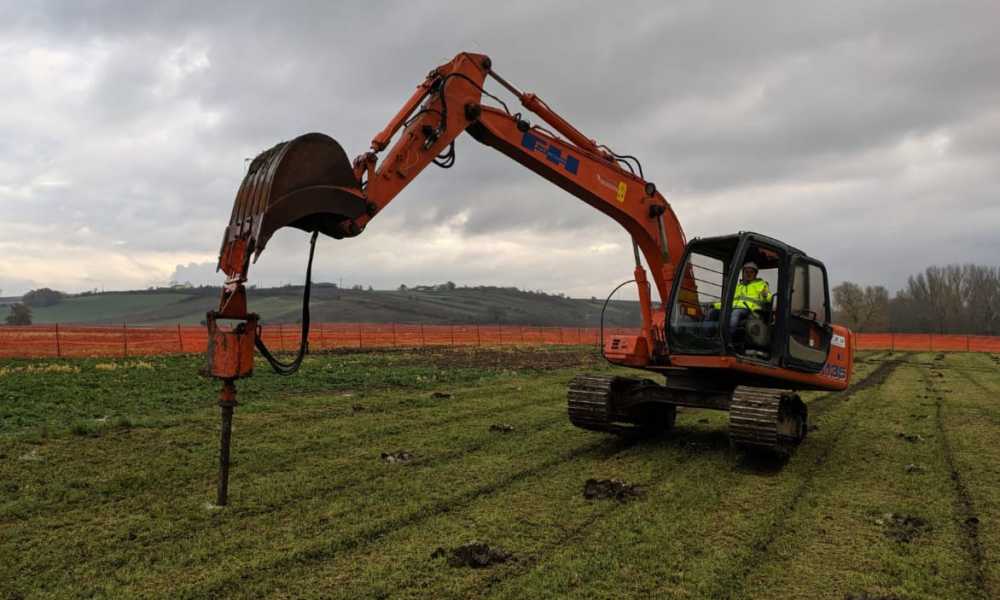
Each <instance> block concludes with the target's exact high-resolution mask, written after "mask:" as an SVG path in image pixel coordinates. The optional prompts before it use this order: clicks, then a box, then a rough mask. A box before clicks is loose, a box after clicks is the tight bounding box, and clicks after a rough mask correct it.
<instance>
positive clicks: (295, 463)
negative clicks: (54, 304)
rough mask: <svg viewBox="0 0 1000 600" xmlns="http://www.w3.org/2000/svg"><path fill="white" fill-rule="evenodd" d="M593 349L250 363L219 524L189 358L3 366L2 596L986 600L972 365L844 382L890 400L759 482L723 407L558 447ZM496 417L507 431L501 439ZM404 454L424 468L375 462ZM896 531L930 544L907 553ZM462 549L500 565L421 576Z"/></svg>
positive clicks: (818, 408) (990, 533) (891, 364)
mask: <svg viewBox="0 0 1000 600" xmlns="http://www.w3.org/2000/svg"><path fill="white" fill-rule="evenodd" d="M592 352H593V351H592V350H590V349H568V350H558V351H542V352H526V351H523V350H522V351H516V350H508V351H503V352H501V353H499V354H497V353H493V352H482V351H464V352H450V351H444V350H442V351H435V352H428V351H424V352H416V353H414V352H404V351H400V352H390V353H355V354H326V355H315V356H312V357H310V358H309V359H308V362H307V364H306V365H305V366H304V367H303V372H301V373H300V374H299V375H297V376H295V377H291V378H278V377H277V376H274V375H272V374H270V373H267V372H265V371H264V369H263V368H260V369H259V370H258V373H257V374H256V375H255V376H254V378H253V379H251V380H248V381H243V382H240V383H239V389H240V401H241V405H240V406H239V407H238V408H237V409H236V417H235V422H234V423H235V425H234V433H233V435H234V442H233V444H234V446H233V452H234V465H233V471H232V481H231V505H230V506H229V507H227V508H225V509H218V508H216V507H213V506H211V504H210V502H211V501H213V500H214V485H215V476H216V468H217V464H216V461H217V451H218V448H217V444H218V440H217V437H218V414H217V413H218V409H217V408H216V407H215V406H214V397H215V394H216V390H217V385H216V384H215V383H213V382H209V381H204V380H201V379H200V378H197V377H195V376H194V375H193V372H194V370H195V369H196V367H197V366H198V365H197V361H196V360H195V359H192V358H184V357H177V358H157V359H148V360H147V361H145V364H140V363H138V362H132V363H128V362H123V361H118V362H117V363H113V364H115V365H117V368H109V367H108V365H109V364H112V361H105V362H103V363H102V362H101V361H7V362H4V363H0V407H2V410H3V412H4V414H3V420H2V421H0V423H2V425H3V427H2V429H0V556H3V557H5V559H4V560H3V561H0V590H3V591H5V592H6V593H7V595H8V597H77V596H98V597H132V596H139V595H151V596H161V597H191V598H215V597H243V598H251V597H252V598H257V597H307V598H308V597H316V598H329V597H338V598H339V597H342V598H359V597H362V598H378V597H400V598H428V597H433V598H471V597H486V596H488V597H496V598H526V597H527V598H550V597H551V598H557V597H587V598H622V597H634V598H652V597H664V598H845V597H847V595H848V594H853V595H855V596H858V595H860V594H862V593H867V594H869V595H871V596H872V597H887V598H889V597H895V598H989V597H995V594H996V593H997V590H1000V571H998V568H997V562H998V561H997V557H998V550H1000V526H998V518H1000V502H998V501H1000V494H998V492H997V490H996V485H995V484H996V481H997V474H998V472H997V469H998V465H1000V451H998V450H996V448H995V446H996V444H995V440H996V436H997V432H998V425H1000V414H998V412H1000V409H998V408H997V407H998V405H997V403H996V397H997V394H998V393H1000V372H998V371H997V367H996V365H995V364H994V362H993V361H992V359H990V358H989V357H988V356H984V355H965V354H955V355H948V356H945V357H944V358H943V359H942V360H936V356H935V355H933V354H921V355H904V354H898V353H897V354H892V355H890V354H888V353H879V354H867V355H863V356H862V357H861V359H860V360H859V361H858V364H857V374H858V375H857V376H858V380H861V379H863V378H864V377H866V376H867V375H869V374H871V373H872V372H875V371H876V369H881V370H879V371H878V373H880V374H882V375H885V374H887V378H886V379H885V380H884V381H882V382H880V384H878V385H871V386H868V387H863V388H859V389H857V390H855V391H853V392H849V393H846V394H820V393H810V394H806V395H805V398H806V400H807V402H808V403H809V405H810V410H811V415H812V416H813V417H814V419H813V422H814V423H815V424H816V425H817V426H818V429H816V430H814V431H812V432H810V434H809V437H808V438H807V440H806V442H805V444H804V445H803V446H802V447H800V448H799V450H798V451H797V452H796V454H795V455H794V456H793V457H792V458H791V459H790V460H789V461H788V462H787V463H785V464H776V463H774V462H773V461H768V460H760V459H757V458H754V457H751V456H746V455H744V454H743V453H740V452H736V451H734V450H732V449H730V448H729V445H728V442H727V439H726V435H725V422H726V421H725V414H724V413H719V412H711V411H700V410H682V411H681V412H680V413H679V415H678V426H677V429H676V431H675V433H674V434H673V435H671V436H670V437H668V438H665V439H660V440H621V439H618V438H615V437H613V436H607V435H602V434H596V433H590V432H585V431H581V430H577V429H574V428H573V427H571V426H570V425H569V424H568V422H567V420H566V417H565V409H564V403H565V385H566V383H567V382H568V380H569V379H570V378H571V377H572V376H573V375H574V374H575V373H577V372H579V371H582V370H586V371H601V370H606V369H607V368H608V367H607V366H606V365H605V364H603V363H601V362H599V361H598V360H595V359H594V358H593V355H592ZM98 365H104V366H101V367H99V366H98ZM448 365H450V366H448ZM937 373H941V376H938V375H937ZM871 381H875V380H874V379H873V380H871ZM928 388H929V389H928ZM432 392H447V393H448V394H450V396H449V397H435V396H434V395H433V394H432ZM939 396H940V397H941V398H940V399H939V398H938V397H939ZM95 416H96V417H95ZM494 423H510V424H512V425H514V427H515V430H514V432H512V433H507V434H498V433H495V432H490V431H489V427H490V425H491V424H494ZM898 434H904V435H910V436H920V437H919V438H914V439H918V440H919V441H916V442H911V441H907V439H906V438H905V437H899V435H898ZM398 450H407V451H409V452H412V453H413V454H414V455H415V459H414V460H413V461H412V462H410V463H406V464H387V463H385V462H383V461H381V460H380V459H379V455H380V453H381V452H386V451H398ZM908 464H917V465H919V466H920V467H921V470H919V471H915V472H912V473H909V472H907V471H906V469H905V467H906V465H908ZM589 477H598V478H608V477H617V478H622V479H625V480H627V481H630V482H634V483H638V484H640V485H642V486H643V488H644V489H645V496H644V497H642V498H640V499H638V500H635V501H632V502H629V503H625V504H621V503H617V502H614V501H588V500H585V499H584V498H583V497H582V495H581V490H582V486H583V482H584V481H585V480H586V479H587V478H589ZM887 514H891V515H897V516H911V517H918V518H920V519H922V520H923V522H925V523H926V526H925V527H921V528H918V529H917V530H915V531H914V532H913V533H914V535H913V536H912V539H908V540H907V541H899V540H898V539H896V538H893V537H892V536H890V535H889V534H890V533H892V532H893V530H892V529H891V525H892V520H893V519H892V518H890V517H886V515H887ZM973 517H974V518H975V519H977V521H975V522H972V521H970V519H972V518H973ZM970 523H971V524H970ZM970 532H974V533H975V535H974V536H970ZM972 538H974V542H973V541H970V540H971V539H972ZM471 540H482V541H486V542H488V543H490V544H494V545H498V546H500V547H502V548H503V549H505V550H507V551H509V552H510V553H511V554H512V555H513V556H514V559H513V560H512V561H510V562H508V563H505V564H502V565H496V566H493V567H490V568H486V569H468V568H461V567H451V566H449V565H448V564H447V562H446V561H445V560H444V559H442V558H432V554H433V552H434V550H435V549H436V548H438V547H446V548H448V547H452V546H455V545H458V544H461V543H464V542H468V541H471Z"/></svg>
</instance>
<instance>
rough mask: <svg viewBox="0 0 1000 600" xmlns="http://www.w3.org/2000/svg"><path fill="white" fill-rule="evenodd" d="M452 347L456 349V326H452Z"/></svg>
mask: <svg viewBox="0 0 1000 600" xmlns="http://www.w3.org/2000/svg"><path fill="white" fill-rule="evenodd" d="M451 347H452V348H454V347H455V325H454V324H452V326H451Z"/></svg>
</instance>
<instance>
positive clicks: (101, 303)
mask: <svg viewBox="0 0 1000 600" xmlns="http://www.w3.org/2000/svg"><path fill="white" fill-rule="evenodd" d="M187 298H189V296H188V295H185V294H162V293H161V294H143V293H141V292H139V293H129V294H96V295H92V296H74V297H71V298H65V299H64V300H63V301H62V302H60V303H59V304H54V305H52V306H40V307H35V308H32V309H31V320H32V322H34V323H37V324H44V323H121V322H122V321H123V320H128V317H129V316H132V315H134V314H135V313H138V312H143V311H148V310H155V309H161V308H163V307H166V306H168V305H171V304H175V303H177V302H180V301H182V300H185V299H187ZM202 313H204V311H202ZM202 318H204V314H202Z"/></svg>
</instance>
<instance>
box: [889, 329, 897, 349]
mask: <svg viewBox="0 0 1000 600" xmlns="http://www.w3.org/2000/svg"><path fill="white" fill-rule="evenodd" d="M889 351H890V352H895V351H896V334H895V333H890V334H889Z"/></svg>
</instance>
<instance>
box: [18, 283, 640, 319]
mask: <svg viewBox="0 0 1000 600" xmlns="http://www.w3.org/2000/svg"><path fill="white" fill-rule="evenodd" d="M248 293H249V296H250V307H251V308H252V310H253V311H254V312H256V313H258V314H260V315H261V318H262V320H263V322H265V323H295V322H298V320H299V319H301V318H302V288H301V287H281V288H260V289H252V290H250V291H249V292H248ZM15 300H19V299H16V298H6V299H3V298H0V312H3V313H4V314H6V312H7V307H6V303H11V302H13V301H15ZM218 304H219V289H212V288H196V289H179V290H177V291H169V292H168V291H158V292H150V291H134V292H108V293H102V294H91V295H86V296H69V297H66V298H64V299H63V300H62V301H61V302H59V303H58V304H55V305H52V306H46V307H35V308H33V309H32V321H33V322H34V323H35V324H51V323H64V324H66V323H93V324H103V325H108V324H113V325H121V324H122V322H127V323H130V324H133V325H140V324H141V325H175V324H178V323H180V324H182V325H197V324H198V323H200V322H202V321H203V320H204V319H205V313H206V312H207V311H209V310H214V309H216V308H218ZM603 305H604V299H603V298H602V299H601V300H597V299H593V300H585V299H580V298H564V297H558V296H550V295H546V294H537V293H532V292H527V291H520V290H516V289H512V288H490V287H480V288H456V289H453V290H448V289H441V290H370V291H369V290H342V289H337V288H334V287H331V286H330V285H329V284H326V285H324V284H317V285H316V286H315V287H313V290H312V295H311V303H310V307H311V308H310V310H311V312H312V319H313V321H314V322H330V323H334V322H337V323H444V324H462V325H466V324H491V325H492V324H497V323H502V324H507V325H545V326H554V325H562V326H567V327H595V326H597V325H598V324H599V323H600V316H601V308H602V307H603ZM639 319H640V317H639V311H638V303H636V302H633V301H626V300H614V301H612V302H610V303H609V304H608V308H607V311H606V313H605V323H606V324H607V325H608V326H611V327H635V326H638V325H639Z"/></svg>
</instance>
